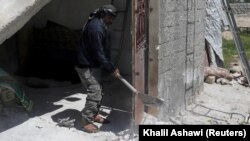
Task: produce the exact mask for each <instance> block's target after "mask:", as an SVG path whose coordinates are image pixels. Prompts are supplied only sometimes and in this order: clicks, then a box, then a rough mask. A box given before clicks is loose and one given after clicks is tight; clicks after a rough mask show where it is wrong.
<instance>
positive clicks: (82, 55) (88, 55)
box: [76, 5, 119, 133]
mask: <svg viewBox="0 0 250 141" xmlns="http://www.w3.org/2000/svg"><path fill="white" fill-rule="evenodd" d="M116 15H117V10H116V8H115V7H114V6H113V5H103V6H102V7H100V8H99V9H97V10H96V11H95V12H93V13H91V14H90V17H89V20H88V22H87V23H86V24H85V26H84V28H83V30H82V33H81V38H80V44H79V47H78V49H77V65H76V70H77V72H78V75H79V77H80V79H81V82H82V84H83V86H84V87H85V88H86V92H87V94H88V95H87V98H86V103H85V107H84V109H83V110H82V112H81V115H82V122H83V129H84V131H86V132H89V133H95V132H98V127H96V126H95V125H94V124H93V122H98V123H108V121H107V120H106V119H104V118H103V117H101V116H100V115H99V114H98V112H99V108H100V104H101V100H102V94H103V91H102V86H101V83H102V82H101V81H102V75H103V74H105V73H106V74H107V73H108V74H112V75H113V76H114V77H118V75H119V69H118V68H116V67H115V66H114V65H113V64H112V62H110V58H109V55H108V49H107V46H106V44H107V28H108V26H110V25H111V24H112V22H113V20H114V18H115V17H116Z"/></svg>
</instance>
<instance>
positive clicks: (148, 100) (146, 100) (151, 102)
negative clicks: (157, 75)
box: [118, 74, 164, 107]
mask: <svg viewBox="0 0 250 141" xmlns="http://www.w3.org/2000/svg"><path fill="white" fill-rule="evenodd" d="M118 78H119V79H120V80H121V81H122V82H123V83H124V84H125V85H126V86H127V87H128V88H129V89H130V90H131V91H132V92H133V93H134V94H137V95H138V96H139V98H140V99H141V100H142V102H143V104H144V105H147V106H155V107H160V106H161V105H162V104H163V103H164V99H161V98H157V97H153V96H150V95H147V94H144V93H140V92H139V91H138V90H136V89H135V88H134V87H133V86H132V85H131V84H130V83H129V82H128V81H127V80H126V79H124V78H123V77H122V76H121V75H120V74H118Z"/></svg>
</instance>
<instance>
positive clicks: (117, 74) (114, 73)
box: [112, 68, 121, 78]
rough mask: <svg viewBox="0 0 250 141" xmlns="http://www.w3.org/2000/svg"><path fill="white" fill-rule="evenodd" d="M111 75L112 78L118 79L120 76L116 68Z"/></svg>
mask: <svg viewBox="0 0 250 141" xmlns="http://www.w3.org/2000/svg"><path fill="white" fill-rule="evenodd" d="M112 75H113V76H114V77H116V78H118V77H120V76H121V75H120V71H119V69H118V68H116V69H115V71H114V72H113V73H112Z"/></svg>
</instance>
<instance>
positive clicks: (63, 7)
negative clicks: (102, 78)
mask: <svg viewBox="0 0 250 141" xmlns="http://www.w3.org/2000/svg"><path fill="white" fill-rule="evenodd" d="M29 2H30V3H29V5H28V6H27V7H26V9H25V10H24V11H23V12H22V11H20V9H19V12H20V13H18V10H17V12H16V14H17V16H16V17H12V18H13V19H14V21H15V22H14V25H13V24H9V25H8V26H6V27H4V30H2V31H0V33H4V34H8V36H11V35H13V34H14V33H17V34H16V35H15V36H17V37H14V36H12V37H11V39H9V40H11V42H13V43H15V44H18V45H10V44H7V43H4V44H2V45H1V46H0V49H1V53H3V54H4V55H1V57H0V66H2V67H3V68H4V69H7V71H8V72H9V73H15V72H17V69H18V68H17V67H18V65H22V63H23V62H24V61H25V57H26V58H27V51H28V49H27V46H28V45H29V43H28V42H29V40H30V39H31V37H34V36H33V35H31V33H34V32H33V31H32V30H33V29H34V28H45V27H46V24H47V22H48V21H52V22H54V23H57V24H59V25H62V26H64V27H66V28H68V29H69V30H74V31H76V30H78V31H80V30H81V28H82V26H83V25H84V24H85V22H86V21H87V18H88V16H89V13H90V12H92V11H93V10H95V9H96V8H98V7H100V6H101V5H103V4H110V3H111V0H102V1H100V0H94V1H91V2H89V1H87V0H75V1H68V0H53V1H51V2H50V3H49V4H47V5H46V6H45V7H44V8H42V9H41V10H40V7H42V6H43V4H41V2H40V3H39V1H38V0H36V1H35V0H33V1H32V0H30V1H29ZM31 2H34V3H31ZM35 2H36V3H35ZM44 2H45V1H44ZM47 2H49V1H48V0H47ZM27 3H28V2H27ZM11 4H12V5H13V6H14V9H15V6H16V5H17V4H19V2H16V1H12V3H11ZM24 4H26V3H24ZM32 4H33V5H32ZM37 4H39V7H37ZM19 5H20V4H19ZM44 5H45V3H44ZM7 6H8V3H6V7H7ZM115 6H117V8H118V10H121V11H122V10H123V9H122V8H124V0H116V1H115ZM30 9H31V11H30ZM22 10H23V9H22ZM39 10H40V11H39ZM26 11H28V12H26ZM38 11H39V12H38ZM5 12H8V11H5ZM36 12H38V13H36ZM10 13H11V12H10ZM10 15H11V14H10ZM18 15H20V16H18ZM33 15H34V16H33ZM128 15H129V13H128ZM32 16H33V17H32ZM129 16H130V15H129ZM31 17H32V18H31ZM20 18H23V19H20ZM122 18H123V14H122V13H119V14H118V17H117V20H115V21H114V24H113V25H112V27H111V28H113V27H115V28H119V29H121V27H120V26H121V25H122V23H121V19H122ZM127 19H128V20H127V21H126V27H125V30H124V31H125V37H128V38H124V43H126V44H125V45H129V43H130V45H129V46H125V45H124V49H123V52H122V54H121V58H120V60H119V64H123V63H126V64H128V65H120V67H121V70H122V72H123V73H125V74H128V75H130V74H131V65H130V62H131V48H130V46H131V38H130V37H131V35H130V25H131V24H130V22H131V20H130V19H131V18H129V17H128V18H127ZM28 20H29V21H28ZM26 22H27V23H26ZM25 23H26V24H25ZM24 24H25V25H24ZM15 25H20V26H18V28H17V26H15ZM22 26H23V28H22V29H21V30H19V28H21V27H22ZM68 29H67V30H68ZM18 30H19V31H18ZM6 31H8V32H6ZM52 33H54V31H52ZM112 33H113V34H112V35H115V36H113V37H112V38H114V39H113V41H111V42H112V43H114V44H112V46H117V47H120V45H119V40H120V39H119V38H118V37H119V34H117V33H116V32H115V31H112ZM54 34H57V33H54ZM59 34H60V33H59ZM0 35H1V34H0ZM5 37H6V38H7V36H5ZM0 38H1V39H0V41H4V39H5V38H4V36H0ZM8 38H9V37H8ZM6 42H7V41H6ZM37 44H38V43H37ZM9 46H11V47H9ZM10 48H15V50H16V51H17V52H14V51H13V49H10ZM7 50H10V51H9V52H7ZM10 58H16V59H15V60H17V59H19V60H18V61H15V63H14V62H13V61H12V60H13V59H12V60H11V59H10ZM6 62H7V63H6ZM12 62H13V63H12ZM8 63H10V64H13V65H15V67H11V66H9V64H8Z"/></svg>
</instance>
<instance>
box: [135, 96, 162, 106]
mask: <svg viewBox="0 0 250 141" xmlns="http://www.w3.org/2000/svg"><path fill="white" fill-rule="evenodd" d="M138 96H139V98H140V99H141V100H142V103H143V104H144V105H147V106H150V107H161V106H162V105H163V104H164V99H160V98H157V97H153V96H150V95H147V94H143V93H138Z"/></svg>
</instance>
